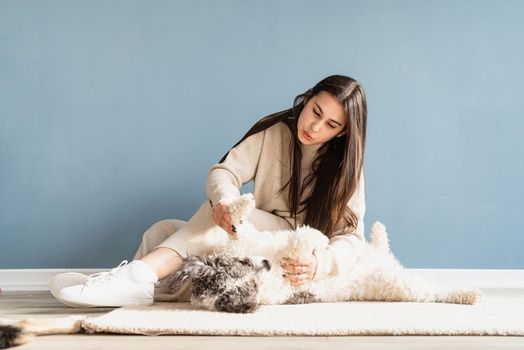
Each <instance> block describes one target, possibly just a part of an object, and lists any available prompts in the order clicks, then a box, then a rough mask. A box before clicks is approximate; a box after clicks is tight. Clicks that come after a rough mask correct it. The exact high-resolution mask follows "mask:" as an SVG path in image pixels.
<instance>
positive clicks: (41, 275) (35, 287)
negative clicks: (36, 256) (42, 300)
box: [0, 269, 110, 291]
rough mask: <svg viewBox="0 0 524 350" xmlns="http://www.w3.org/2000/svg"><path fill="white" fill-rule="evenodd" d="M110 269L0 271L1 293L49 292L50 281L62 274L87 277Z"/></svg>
mask: <svg viewBox="0 0 524 350" xmlns="http://www.w3.org/2000/svg"><path fill="white" fill-rule="evenodd" d="M109 270H110V269H6V270H0V291H47V290H49V279H50V278H51V277H53V276H54V275H56V274H58V273H62V272H79V273H83V274H85V275H90V274H92V273H97V272H102V271H109Z"/></svg>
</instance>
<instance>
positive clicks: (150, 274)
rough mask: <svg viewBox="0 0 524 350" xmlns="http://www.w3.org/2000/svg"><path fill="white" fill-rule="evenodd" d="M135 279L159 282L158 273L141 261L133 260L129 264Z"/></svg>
mask: <svg viewBox="0 0 524 350" xmlns="http://www.w3.org/2000/svg"><path fill="white" fill-rule="evenodd" d="M128 266H129V268H130V269H131V271H132V276H133V278H136V279H137V280H139V281H143V282H158V276H157V274H156V272H155V271H154V270H153V269H152V268H150V267H149V265H147V264H146V263H145V262H143V261H141V260H133V261H131V262H130V263H129V264H128Z"/></svg>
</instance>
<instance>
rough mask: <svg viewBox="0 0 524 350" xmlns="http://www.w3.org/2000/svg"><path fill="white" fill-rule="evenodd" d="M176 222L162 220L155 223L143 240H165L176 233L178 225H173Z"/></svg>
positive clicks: (145, 233)
mask: <svg viewBox="0 0 524 350" xmlns="http://www.w3.org/2000/svg"><path fill="white" fill-rule="evenodd" d="M172 221H174V220H169V219H165V220H160V221H157V222H155V223H154V224H153V225H151V227H149V228H148V229H147V231H146V232H144V234H143V237H142V239H143V240H151V239H153V240H155V241H156V240H164V239H166V238H167V237H169V236H171V235H172V234H173V233H175V232H176V230H177V228H176V225H174V224H173V222H172Z"/></svg>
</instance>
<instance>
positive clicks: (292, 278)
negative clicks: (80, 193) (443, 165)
mask: <svg viewBox="0 0 524 350" xmlns="http://www.w3.org/2000/svg"><path fill="white" fill-rule="evenodd" d="M366 123H367V106H366V98H365V94H364V90H363V88H362V87H361V86H360V85H359V84H358V83H357V82H356V81H355V80H354V79H352V78H349V77H346V76H342V75H333V76H329V77H327V78H325V79H323V80H322V81H320V82H319V83H318V84H316V85H315V86H314V87H313V88H312V89H309V90H308V91H306V92H305V93H303V94H300V95H298V96H297V97H296V98H295V100H294V103H293V107H292V108H290V109H287V110H284V111H282V112H278V113H275V114H272V115H269V116H267V117H265V118H263V119H261V120H260V121H258V122H257V123H256V124H255V125H254V126H253V127H252V128H251V129H250V130H249V131H248V132H247V134H246V135H245V136H244V137H243V138H242V139H241V140H240V141H239V142H238V143H237V144H236V145H235V146H233V148H232V149H231V150H230V151H229V152H228V153H227V154H226V155H225V156H224V157H223V158H222V160H221V161H220V162H219V163H218V164H215V165H213V166H212V167H211V169H210V170H209V174H208V180H207V194H208V198H209V200H208V201H206V202H204V204H202V206H201V207H200V209H199V210H198V211H197V212H196V213H195V215H194V216H193V217H192V218H191V219H190V220H189V221H188V222H187V223H184V222H181V221H178V220H163V221H160V222H158V223H156V224H155V225H153V226H152V227H151V228H150V229H149V230H148V231H147V232H146V233H145V234H144V239H143V242H142V245H141V246H140V248H139V250H138V251H137V254H136V256H135V259H136V260H134V261H132V262H131V263H129V264H127V261H123V262H122V263H121V264H120V265H119V266H118V267H116V268H114V269H113V270H111V271H110V272H103V273H99V274H95V275H91V276H84V275H81V274H77V273H69V274H67V273H66V274H60V275H57V276H55V277H54V278H53V279H52V280H51V281H50V287H51V291H52V293H53V295H55V297H56V298H57V299H59V300H60V301H62V302H63V303H65V304H67V305H70V306H78V307H91V306H124V305H134V304H151V303H152V302H153V299H154V297H155V300H161V299H162V298H161V296H160V289H161V288H158V285H159V282H158V281H159V280H162V279H165V278H166V277H167V276H169V275H170V274H171V273H173V272H175V271H176V270H177V269H178V268H179V267H180V266H181V264H182V257H184V256H186V255H187V254H196V255H200V254H205V253H209V252H212V251H213V248H214V247H217V246H218V245H220V244H223V243H224V242H225V241H226V240H227V239H228V235H229V236H234V235H235V234H236V233H235V228H234V225H232V221H231V217H230V215H229V213H228V204H229V203H230V202H231V200H233V199H234V198H236V197H238V196H239V195H240V191H239V189H240V187H241V186H242V184H244V183H246V182H249V181H250V180H254V191H253V194H254V197H255V202H256V206H257V208H256V209H255V210H254V211H253V213H252V214H251V215H250V216H249V218H248V220H249V221H250V222H251V223H252V224H253V225H254V226H255V227H256V228H257V229H259V230H280V229H290V228H296V227H297V226H298V225H302V224H306V225H309V226H312V227H314V228H317V229H318V230H320V231H321V232H323V233H324V234H325V235H326V236H328V237H329V238H330V244H329V246H328V249H326V250H324V251H315V252H314V254H313V255H312V256H311V257H310V259H307V260H306V261H296V260H291V259H285V260H283V261H282V266H283V268H284V270H285V272H286V274H285V278H287V279H288V280H289V282H290V283H292V284H294V285H300V284H303V283H307V282H308V281H311V280H317V279H321V278H324V277H326V276H327V275H336V274H337V273H338V270H339V269H341V268H344V266H348V265H349V264H351V263H353V261H354V260H355V258H356V257H357V255H358V252H359V249H360V248H361V246H362V242H363V239H364V234H363V218H364V212H365V200H364V199H365V195H364V175H363V162H364V148H365V140H366ZM225 233H227V234H225ZM158 243H160V244H158ZM155 285H157V291H156V292H157V293H155ZM181 295H184V297H182V296H181ZM187 295H188V293H187V290H186V291H179V295H178V298H179V300H181V299H182V300H183V299H184V298H187Z"/></svg>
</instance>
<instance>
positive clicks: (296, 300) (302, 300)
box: [286, 291, 320, 304]
mask: <svg viewBox="0 0 524 350" xmlns="http://www.w3.org/2000/svg"><path fill="white" fill-rule="evenodd" d="M318 302H320V299H319V298H317V297H316V296H315V295H314V294H313V293H310V292H307V291H302V292H298V293H295V294H293V296H292V297H291V298H289V299H288V300H286V304H309V303H318Z"/></svg>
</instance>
